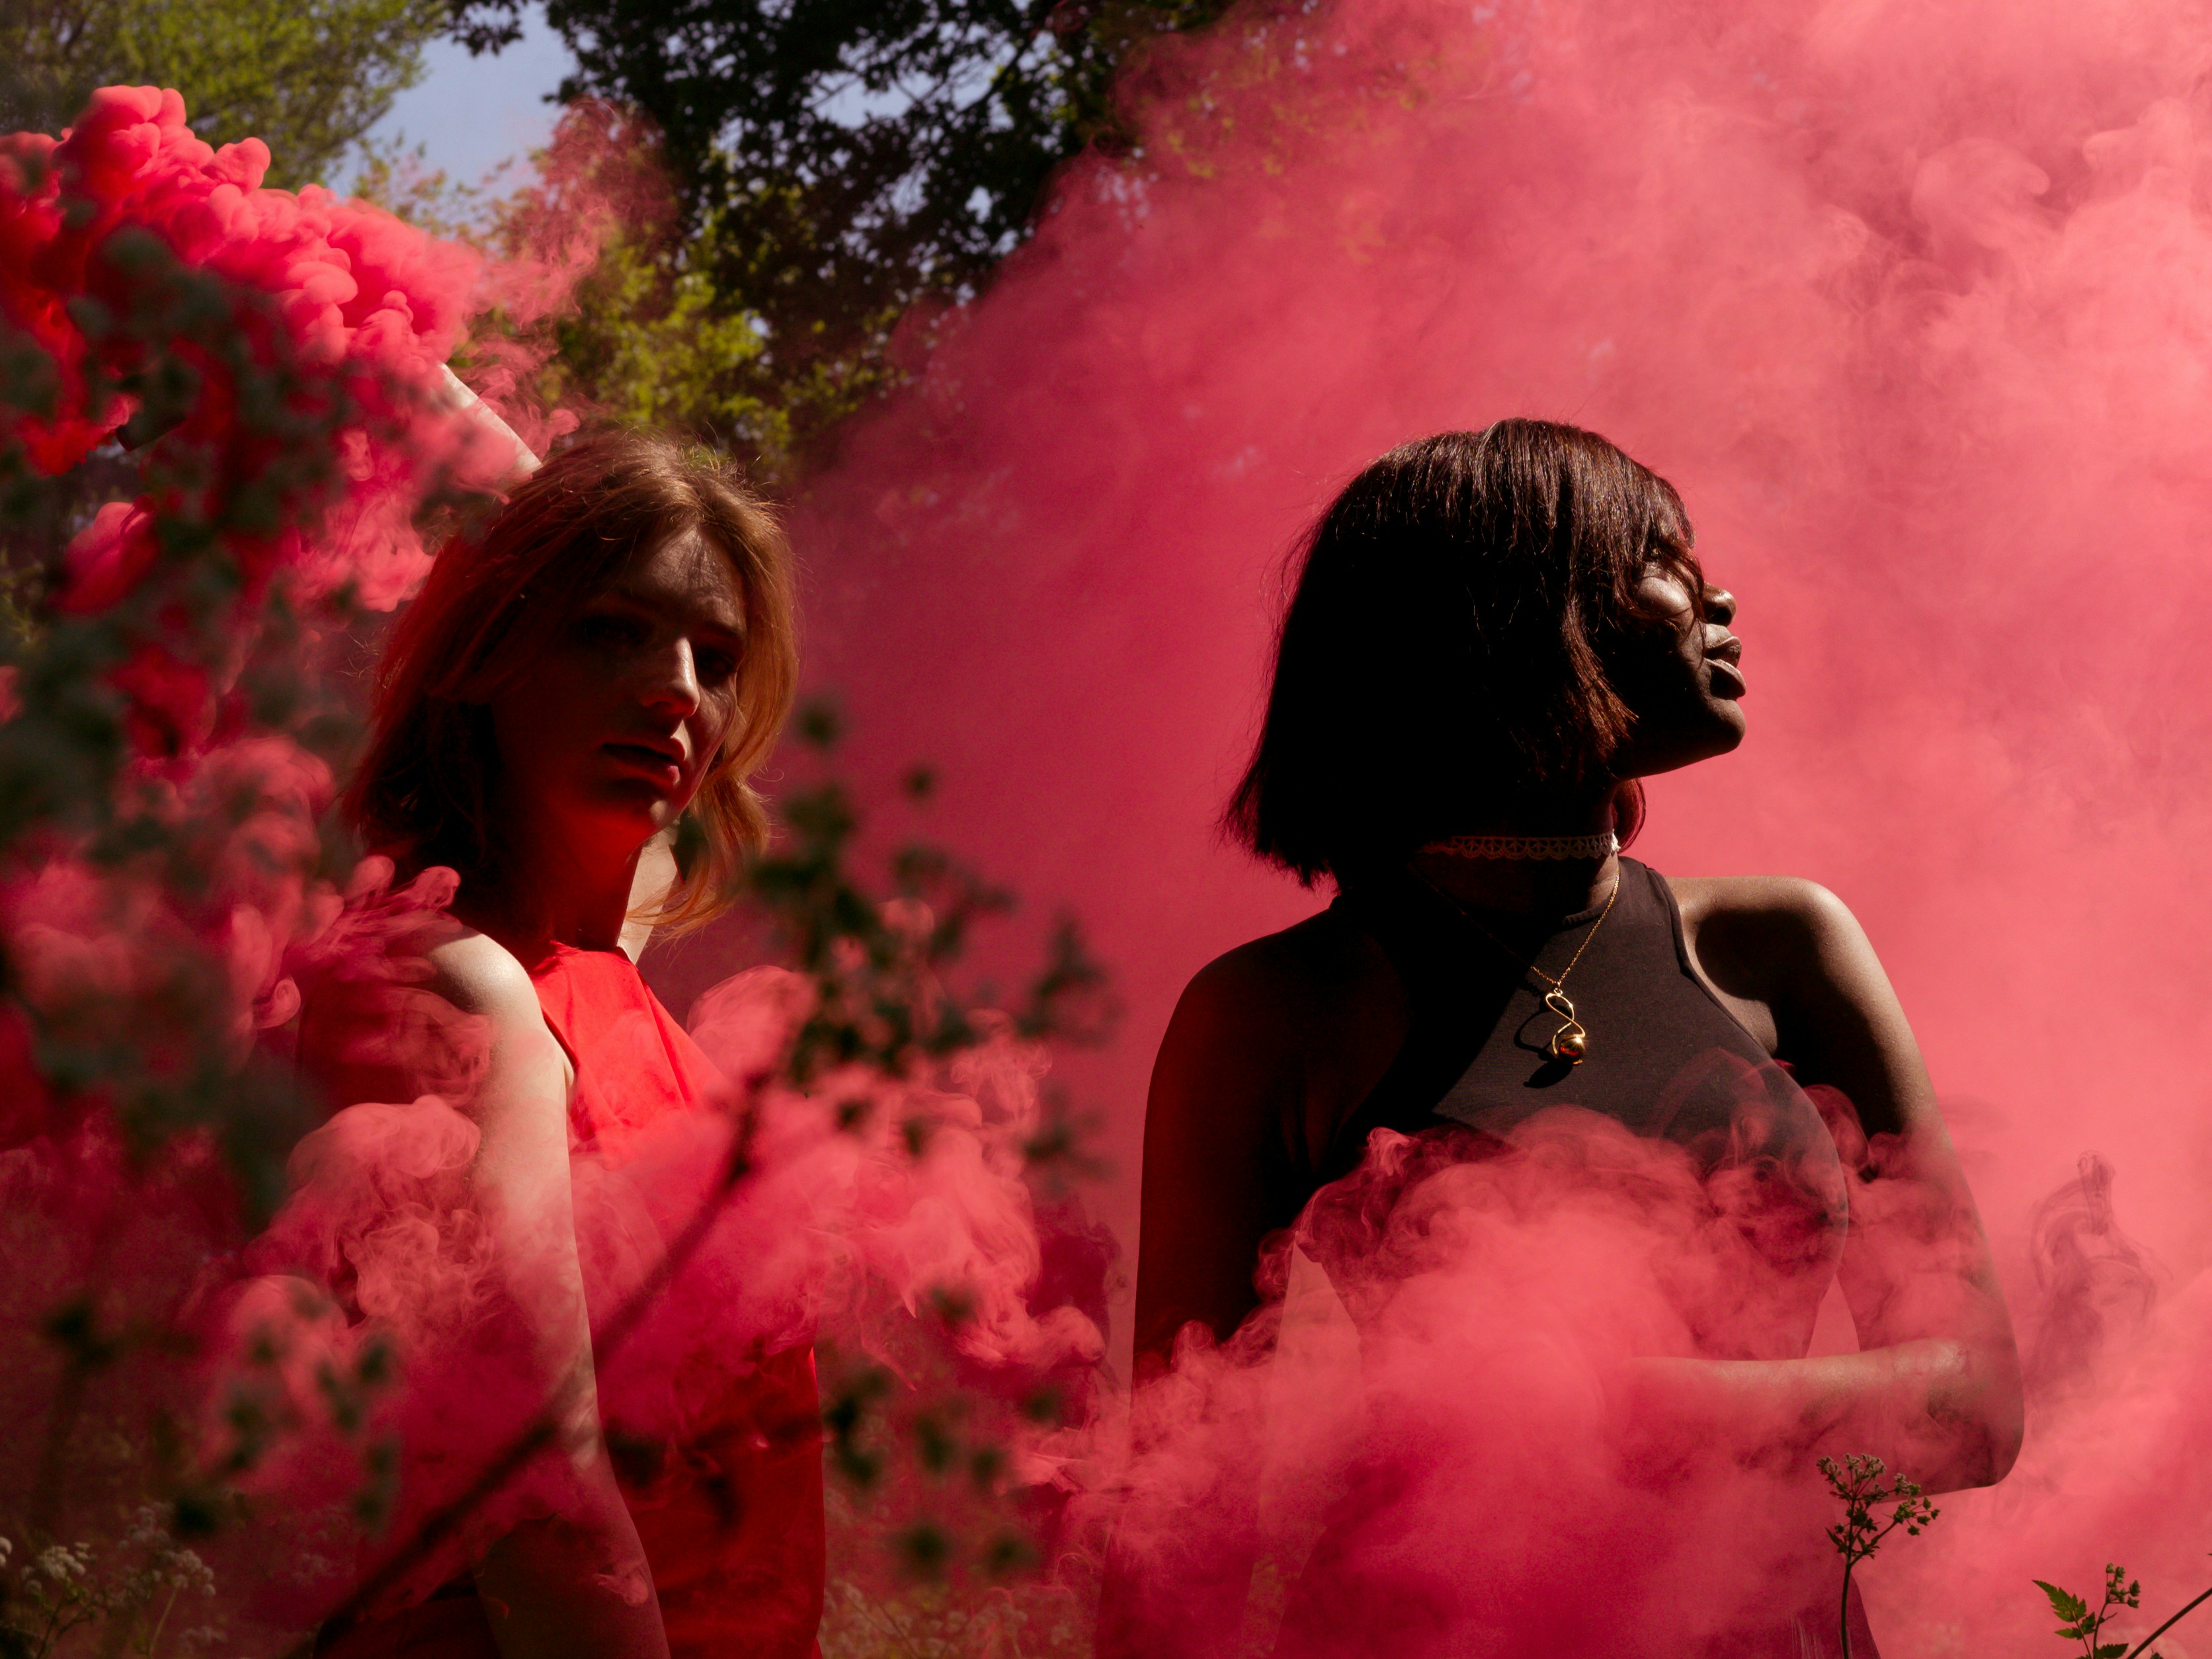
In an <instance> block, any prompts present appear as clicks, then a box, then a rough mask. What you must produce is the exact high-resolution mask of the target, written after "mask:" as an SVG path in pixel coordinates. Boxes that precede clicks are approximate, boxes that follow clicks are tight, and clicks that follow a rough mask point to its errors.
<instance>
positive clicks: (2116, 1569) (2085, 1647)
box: [2035, 1561, 2156, 1659]
mask: <svg viewBox="0 0 2212 1659" xmlns="http://www.w3.org/2000/svg"><path fill="white" fill-rule="evenodd" d="M2035 1587H2036V1589H2039V1590H2041V1591H2042V1592H2043V1594H2044V1597H2045V1600H2047V1601H2049V1602H2050V1603H2051V1612H2053V1613H2057V1615H2058V1617H2060V1618H2061V1619H2063V1620H2066V1623H2065V1624H2063V1626H2060V1627H2059V1630H2058V1634H2059V1636H2061V1637H2062V1638H2064V1639H2065V1640H2067V1641H2069V1642H2079V1643H2080V1644H2081V1655H2082V1659H2122V1656H2123V1655H2124V1654H2125V1653H2126V1652H2127V1650H2128V1644H2126V1643H2125V1642H2100V1641H2099V1640H2098V1639H2097V1635H2098V1632H2100V1631H2101V1630H2103V1629H2104V1627H2105V1626H2106V1623H2107V1622H2108V1621H2109V1620H2112V1618H2113V1617H2114V1616H2115V1615H2116V1614H2117V1613H2118V1612H2119V1610H2120V1609H2121V1608H2123V1607H2141V1606H2142V1584H2140V1583H2137V1582H2136V1581H2135V1580H2134V1579H2131V1578H2130V1577H2128V1575H2127V1571H2126V1569H2124V1568H2123V1567H2122V1566H2120V1565H2119V1564H2118V1563H2117V1562H2111V1561H2108V1562H2106V1564H2105V1597H2104V1600H2103V1601H2100V1602H2099V1603H2098V1604H2097V1607H2096V1610H2095V1611H2094V1612H2091V1611H2090V1608H2089V1604H2088V1603H2087V1601H2083V1600H2082V1599H2081V1597H2080V1596H2078V1595H2075V1594H2074V1593H2073V1592H2072V1591H2071V1590H2063V1589H2059V1588H2058V1586H2057V1585H2056V1584H2053V1583H2048V1582H2046V1581H2045V1580H2044V1579H2041V1578H2039V1579H2037V1580H2036V1581H2035ZM2153 1659H2156V1656H2153Z"/></svg>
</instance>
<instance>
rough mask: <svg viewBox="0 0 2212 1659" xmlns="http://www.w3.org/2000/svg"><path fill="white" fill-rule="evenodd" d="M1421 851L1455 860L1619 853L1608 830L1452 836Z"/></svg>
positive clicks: (1606, 856) (1601, 856)
mask: <svg viewBox="0 0 2212 1659" xmlns="http://www.w3.org/2000/svg"><path fill="white" fill-rule="evenodd" d="M1421 850H1422V851H1423V852H1424V853H1441V854H1444V855H1445V856H1446V857H1447V858H1455V859H1609V858H1611V857H1612V856H1613V854H1615V853H1618V852H1619V851H1620V837H1619V836H1615V835H1614V834H1613V831H1612V830H1610V829H1606V830H1601V831H1600V832H1599V833H1598V834H1596V835H1595V836H1452V837H1451V838H1450V839H1449V841H1432V842H1430V843H1429V844H1428V845H1427V846H1425V847H1424V848H1421Z"/></svg>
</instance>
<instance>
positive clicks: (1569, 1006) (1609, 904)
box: [1413, 870, 1620, 1066]
mask: <svg viewBox="0 0 2212 1659" xmlns="http://www.w3.org/2000/svg"><path fill="white" fill-rule="evenodd" d="M1413 873H1414V874H1415V875H1417V876H1420V877H1421V879H1422V880H1423V881H1425V882H1428V884H1429V886H1430V887H1431V888H1432V889H1434V890H1435V892H1436V895H1437V897H1438V898H1441V899H1442V900H1443V902H1445V903H1447V904H1449V905H1450V906H1451V908H1453V909H1455V910H1456V911H1458V912H1459V914H1460V915H1461V917H1462V920H1464V921H1466V923H1467V925H1468V927H1472V928H1474V931H1475V932H1476V933H1480V934H1481V935H1482V936H1483V938H1485V939H1488V940H1489V941H1490V942H1491V943H1492V945H1496V946H1497V947H1498V949H1499V950H1501V951H1504V952H1505V954H1506V955H1507V956H1509V957H1512V959H1513V960H1514V961H1515V962H1516V963H1518V964H1519V965H1520V967H1521V968H1522V969H1523V970H1524V971H1526V972H1528V973H1531V974H1534V975H1535V976H1536V977H1537V978H1538V979H1541V980H1542V981H1544V984H1545V986H1546V987H1547V988H1546V990H1545V992H1544V997H1543V1002H1544V1006H1545V1007H1546V1008H1547V1009H1549V1010H1550V1011H1551V1012H1553V1013H1554V1014H1556V1015H1558V1016H1559V1019H1560V1021H1561V1022H1562V1023H1561V1024H1560V1026H1559V1030H1556V1031H1554V1032H1553V1033H1552V1040H1551V1041H1550V1042H1547V1043H1546V1044H1545V1045H1544V1052H1545V1053H1546V1054H1549V1055H1550V1056H1551V1057H1552V1058H1553V1060H1565V1062H1566V1063H1567V1064H1568V1065H1570V1066H1579V1065H1581V1064H1582V1063H1583V1055H1584V1054H1588V1053H1589V1030H1587V1029H1585V1028H1584V1026H1583V1023H1582V1021H1580V1020H1579V1019H1577V1018H1575V1003H1574V999H1573V998H1572V997H1570V996H1569V995H1568V994H1567V975H1569V974H1571V973H1573V972H1574V971H1575V964H1576V963H1578V962H1580V961H1581V960H1582V959H1583V951H1587V950H1589V942H1590V941H1591V940H1592V939H1595V938H1596V937H1597V930H1598V929H1599V928H1601V927H1604V926H1605V919H1606V918H1607V916H1609V915H1612V914H1613V901H1614V900H1615V899H1617V898H1619V897H1620V874H1619V872H1615V873H1614V875H1613V891H1611V892H1610V893H1607V895H1606V896H1605V908H1604V909H1602V910H1601V911H1599V912H1598V913H1597V920H1596V921H1593V922H1592V923H1590V926H1589V932H1588V933H1584V934H1583V942H1582V943H1581V944H1580V945H1577V946H1575V953H1574V955H1573V956H1571V957H1568V958H1567V965H1566V966H1565V967H1564V968H1562V969H1559V972H1558V973H1557V974H1547V973H1546V972H1545V971H1544V970H1543V969H1541V968H1539V967H1538V966H1537V965H1536V964H1535V963H1533V962H1522V960H1521V953H1520V952H1519V951H1516V950H1514V949H1513V948H1512V947H1511V946H1510V945H1507V944H1506V943H1505V941H1504V940H1503V939H1499V938H1498V935H1497V934H1495V933H1492V932H1491V931H1490V929H1488V928H1487V927H1484V926H1483V925H1482V924H1481V923H1480V922H1479V921H1476V920H1475V919H1474V915H1472V914H1470V913H1469V911H1468V908H1467V906H1466V905H1464V904H1462V903H1461V902H1459V901H1458V900H1457V899H1455V898H1454V897H1453V896H1451V895H1450V894H1449V893H1448V892H1446V891H1445V890H1443V888H1441V887H1438V886H1437V884H1436V883H1434V882H1433V881H1429V878H1428V877H1426V876H1425V875H1422V874H1421V872H1419V870H1416V871H1414V872H1413Z"/></svg>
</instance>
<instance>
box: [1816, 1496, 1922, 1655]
mask: <svg viewBox="0 0 2212 1659" xmlns="http://www.w3.org/2000/svg"><path fill="white" fill-rule="evenodd" d="M1819 1468H1820V1474H1821V1476H1822V1478H1823V1479H1825V1480H1826V1481H1827V1483H1828V1490H1829V1491H1830V1492H1832V1493H1834V1494H1835V1496H1836V1498H1838V1500H1839V1501H1840V1502H1841V1503H1842V1504H1843V1506H1844V1518H1843V1519H1842V1520H1841V1521H1840V1522H1838V1523H1837V1524H1836V1525H1834V1526H1832V1527H1830V1528H1828V1541H1829V1542H1830V1543H1831V1544H1832V1545H1834V1546H1835V1548H1836V1553H1837V1554H1838V1555H1840V1556H1842V1557H1843V1558H1844V1584H1843V1590H1842V1594H1841V1598H1840V1600H1839V1601H1838V1610H1837V1614H1836V1622H1837V1626H1838V1629H1839V1630H1840V1631H1841V1632H1842V1636H1843V1659H1851V1620H1850V1607H1851V1572H1852V1571H1853V1569H1855V1568H1856V1567H1857V1565H1858V1564H1859V1563H1860V1562H1862V1561H1864V1560H1868V1559H1870V1558H1871V1557H1872V1556H1873V1555H1874V1553H1875V1551H1876V1550H1878V1549H1880V1548H1881V1543H1882V1540H1884V1539H1885V1538H1887V1537H1888V1536H1889V1535H1890V1534H1892V1533H1893V1532H1895V1531H1896V1530H1897V1529H1898V1528H1899V1527H1902V1528H1905V1535H1906V1536H1907V1537H1917V1536H1918V1535H1919V1533H1920V1529H1921V1528H1923V1527H1925V1526H1926V1525H1928V1523H1929V1522H1931V1521H1933V1520H1935V1518H1936V1516H1938V1515H1941V1514H1942V1510H1939V1509H1937V1508H1936V1505H1935V1504H1933V1503H1931V1502H1930V1501H1929V1499H1928V1498H1927V1497H1926V1496H1925V1495H1924V1494H1923V1492H1922V1491H1921V1489H1920V1486H1919V1483H1918V1482H1917V1481H1915V1480H1911V1478H1910V1477H1908V1476H1905V1475H1902V1474H1900V1475H1899V1476H1898V1477H1897V1479H1896V1480H1893V1481H1890V1482H1889V1483H1888V1484H1887V1485H1884V1484H1883V1481H1882V1476H1883V1475H1884V1474H1886V1473H1887V1465H1886V1464H1884V1463H1883V1462H1882V1461H1881V1459H1880V1458H1879V1457H1874V1456H1870V1455H1867V1454H1864V1453H1861V1452H1852V1453H1850V1454H1849V1455H1846V1456H1845V1457H1844V1460H1843V1462H1840V1463H1838V1462H1837V1461H1836V1460H1835V1459H1834V1458H1832V1457H1824V1458H1822V1459H1821V1460H1820V1465H1819ZM1886 1505H1887V1506H1890V1508H1889V1513H1888V1517H1887V1519H1886V1520H1885V1519H1883V1518H1881V1516H1879V1515H1878V1514H1877V1513H1876V1512H1877V1511H1878V1510H1881V1509H1882V1508H1883V1507H1884V1506H1886Z"/></svg>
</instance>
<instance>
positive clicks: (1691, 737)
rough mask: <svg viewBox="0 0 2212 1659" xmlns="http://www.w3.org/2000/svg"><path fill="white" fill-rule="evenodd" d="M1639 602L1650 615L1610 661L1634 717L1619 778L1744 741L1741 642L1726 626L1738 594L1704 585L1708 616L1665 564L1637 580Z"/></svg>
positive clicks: (1617, 762)
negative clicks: (1647, 622)
mask: <svg viewBox="0 0 2212 1659" xmlns="http://www.w3.org/2000/svg"><path fill="white" fill-rule="evenodd" d="M1636 593H1637V600H1638V607H1639V608H1640V609H1641V610H1642V611H1643V612H1644V615H1645V616H1647V617H1650V619H1651V623H1652V626H1651V628H1650V631H1649V632H1648V633H1645V634H1641V635H1638V636H1637V637H1636V638H1635V639H1634V640H1632V641H1631V642H1629V643H1628V644H1627V645H1626V646H1624V647H1621V648H1620V650H1619V652H1618V653H1617V654H1616V655H1614V656H1613V658H1611V659H1609V660H1608V661H1607V664H1606V672H1607V677H1608V678H1611V679H1612V681H1613V687H1614V689H1615V690H1617V691H1619V692H1620V697H1621V700H1622V701H1623V702H1626V704H1627V705H1628V707H1629V708H1630V710H1631V711H1632V713H1633V714H1635V716H1636V725H1635V727H1634V729H1633V730H1632V732H1630V734H1629V738H1628V742H1627V744H1626V748H1625V749H1624V750H1622V751H1621V753H1620V755H1618V756H1617V757H1615V759H1614V763H1613V769H1614V771H1615V772H1617V773H1618V774H1619V775H1620V776H1622V777H1649V776H1650V775H1652V774H1653V773H1655V772H1671V771H1673V770H1674V769H1675V768H1677V767H1680V766H1688V765H1690V764H1691V763H1693V762H1696V761H1701V760H1706V759H1709V758H1711V757H1712V756H1715V755H1725V754H1726V753H1728V751H1729V750H1731V749H1734V748H1735V746H1736V745H1737V744H1740V743H1741V742H1742V741H1743V732H1744V722H1743V709H1742V708H1741V705H1740V704H1739V703H1738V702H1737V699H1738V698H1740V697H1741V696H1743V691H1744V679H1743V670H1742V668H1741V663H1742V660H1743V642H1742V641H1741V640H1739V639H1737V638H1736V636H1735V634H1734V633H1732V632H1731V631H1729V623H1732V622H1734V621H1735V595H1734V594H1732V593H1730V592H1729V591H1728V590H1727V589H1726V588H1723V587H1719V586H1715V585H1714V584H1713V583H1711V582H1710V581H1709V582H1707V583H1706V584H1705V616H1704V619H1703V620H1702V621H1700V620H1699V615H1698V609H1699V608H1698V606H1697V605H1695V604H1693V603H1692V600H1691V596H1690V590H1689V587H1688V586H1687V584H1686V582H1685V580H1683V578H1682V577H1681V575H1680V574H1678V573H1676V572H1675V571H1674V570H1672V569H1669V568H1667V567H1666V566H1663V565H1652V566H1650V567H1649V568H1646V570H1645V571H1644V579H1643V580H1642V581H1641V582H1640V583H1639V584H1638V586H1637V590H1636Z"/></svg>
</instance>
